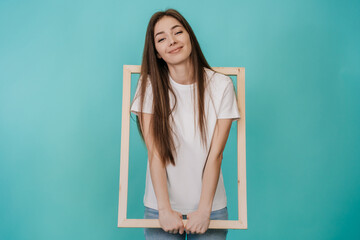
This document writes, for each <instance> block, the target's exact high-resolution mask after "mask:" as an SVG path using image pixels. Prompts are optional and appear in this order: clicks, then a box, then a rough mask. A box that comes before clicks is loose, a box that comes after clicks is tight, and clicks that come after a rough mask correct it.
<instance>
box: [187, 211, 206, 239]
mask: <svg viewBox="0 0 360 240" xmlns="http://www.w3.org/2000/svg"><path fill="white" fill-rule="evenodd" d="M187 219H188V221H187V223H186V226H185V231H186V233H191V234H194V233H197V234H203V233H205V232H206V231H207V229H208V228H209V224H210V212H209V211H202V210H199V209H198V210H196V211H195V212H192V213H189V214H188V215H187Z"/></svg>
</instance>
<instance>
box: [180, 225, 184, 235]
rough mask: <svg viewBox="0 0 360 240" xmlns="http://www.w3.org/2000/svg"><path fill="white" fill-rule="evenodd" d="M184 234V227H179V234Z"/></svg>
mask: <svg viewBox="0 0 360 240" xmlns="http://www.w3.org/2000/svg"><path fill="white" fill-rule="evenodd" d="M183 233H184V226H183V225H182V226H180V227H179V234H183Z"/></svg>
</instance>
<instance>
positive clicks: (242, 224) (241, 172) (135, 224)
mask: <svg viewBox="0 0 360 240" xmlns="http://www.w3.org/2000/svg"><path fill="white" fill-rule="evenodd" d="M213 69H214V70H215V71H218V72H220V73H223V74H225V75H232V76H237V101H238V106H239V111H240V119H239V120H238V121H237V163H238V166H237V167H238V181H237V182H238V211H239V212H238V220H211V221H210V225H209V228H215V229H247V204H246V138H245V68H243V67H213ZM140 70H141V66H139V65H124V68H123V100H122V123H121V154H120V185H119V209H118V210H119V213H118V227H124V228H160V223H159V220H158V219H127V218H126V211H127V193H128V171H129V131H130V103H131V99H130V95H131V74H132V73H140ZM186 221H187V220H183V222H184V225H185V224H186Z"/></svg>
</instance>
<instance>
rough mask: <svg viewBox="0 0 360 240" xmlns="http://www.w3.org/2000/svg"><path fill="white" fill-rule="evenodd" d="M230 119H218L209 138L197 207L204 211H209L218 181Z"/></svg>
mask: <svg viewBox="0 0 360 240" xmlns="http://www.w3.org/2000/svg"><path fill="white" fill-rule="evenodd" d="M231 123H232V120H231V119H221V120H218V122H217V124H216V127H215V130H214V135H213V139H212V140H211V147H210V150H209V151H210V152H209V155H208V159H207V160H206V165H205V168H204V173H203V178H202V187H201V196H200V202H199V206H198V209H199V210H201V211H204V212H206V213H209V214H210V212H211V209H212V203H213V199H214V195H215V192H216V188H217V185H218V182H219V176H220V169H221V162H222V154H223V151H224V148H225V144H226V141H227V138H228V136H229V132H230V128H231Z"/></svg>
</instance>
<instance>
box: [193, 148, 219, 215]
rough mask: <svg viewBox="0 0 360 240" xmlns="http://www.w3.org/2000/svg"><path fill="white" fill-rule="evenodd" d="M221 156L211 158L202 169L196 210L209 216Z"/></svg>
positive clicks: (217, 179)
mask: <svg viewBox="0 0 360 240" xmlns="http://www.w3.org/2000/svg"><path fill="white" fill-rule="evenodd" d="M221 160H222V154H221V155H218V156H215V157H213V158H211V156H209V159H208V162H207V164H206V166H205V169H204V174H203V179H202V187H201V196H200V202H199V206H198V209H199V210H201V211H204V212H207V213H209V214H210V212H211V209H212V203H213V199H214V195H215V192H216V188H217V185H218V181H219V176H220V169H221Z"/></svg>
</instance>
